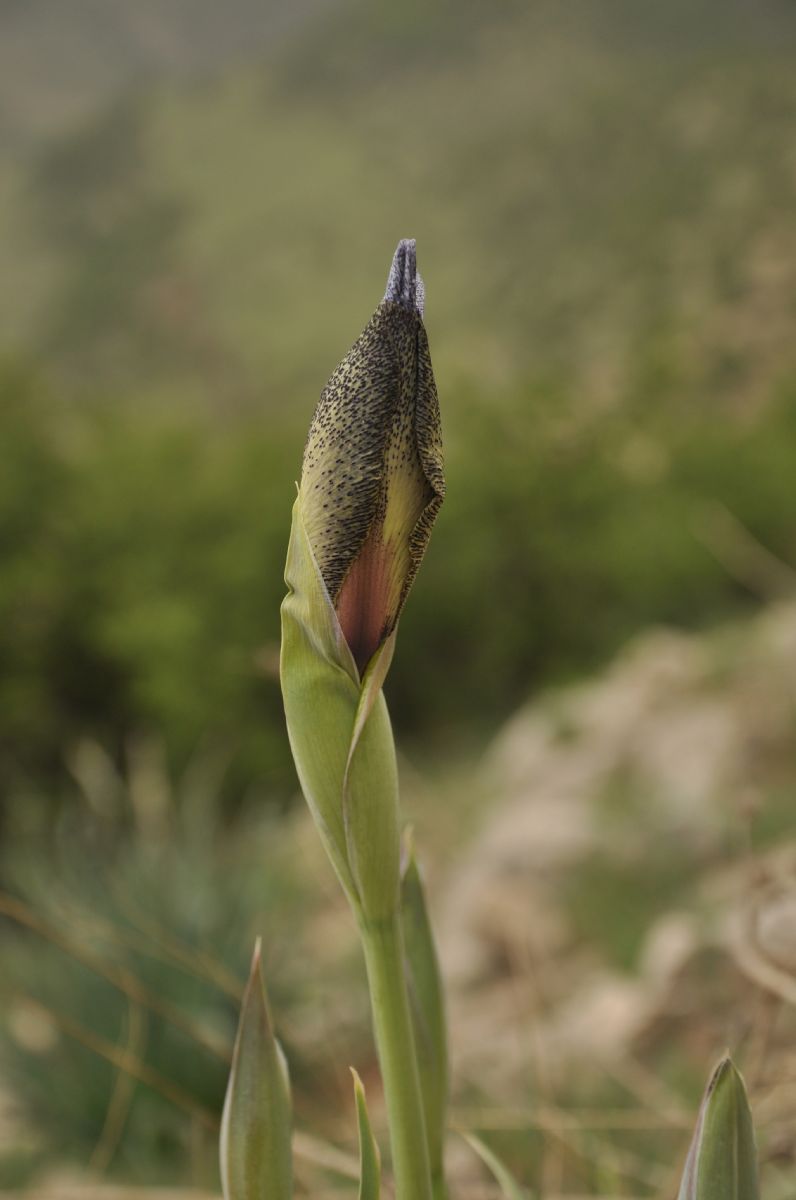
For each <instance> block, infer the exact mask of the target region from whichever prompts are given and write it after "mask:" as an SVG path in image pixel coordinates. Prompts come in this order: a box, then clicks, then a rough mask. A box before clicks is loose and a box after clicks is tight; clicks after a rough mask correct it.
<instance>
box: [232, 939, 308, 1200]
mask: <svg viewBox="0 0 796 1200" xmlns="http://www.w3.org/2000/svg"><path fill="white" fill-rule="evenodd" d="M261 956H262V950H261V945H260V940H259V938H258V940H257V942H256V943H255V947H254V953H253V955H252V962H251V970H250V972H249V979H248V982H247V984H246V988H245V991H244V993H243V1003H242V1005H241V1014H240V1021H239V1024H238V1033H237V1037H236V1039H235V1049H234V1052H233V1056H232V1069H231V1070H230V1075H229V1083H228V1085H227V1095H226V1099H225V1101H224V1113H223V1116H222V1119H221V1139H220V1162H221V1184H222V1188H223V1192H224V1198H225V1200H262V1197H263V1196H268V1198H269V1200H289V1198H290V1196H291V1194H292V1161H291V1150H290V1136H291V1112H290V1085H289V1082H288V1079H287V1072H286V1066H285V1064H284V1058H283V1056H282V1053H281V1050H280V1047H279V1045H278V1043H277V1041H276V1039H275V1037H274V1035H273V1031H272V1028H271V1019H270V1014H269V1011H268V999H267V996H266V992H265V983H264V981H263V976H262V967H261Z"/></svg>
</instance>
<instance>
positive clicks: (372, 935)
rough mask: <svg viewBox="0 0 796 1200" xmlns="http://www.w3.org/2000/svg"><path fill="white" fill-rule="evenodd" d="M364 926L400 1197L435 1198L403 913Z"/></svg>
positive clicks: (363, 922)
mask: <svg viewBox="0 0 796 1200" xmlns="http://www.w3.org/2000/svg"><path fill="white" fill-rule="evenodd" d="M360 930H361V935H362V945H363V949H364V951H365V964H366V966H367V972H368V985H369V988H370V1002H371V1009H372V1013H373V1030H374V1034H375V1037H376V1049H377V1050H378V1054H379V1064H380V1066H381V1076H382V1082H383V1084H384V1096H385V1099H386V1102H387V1118H388V1121H389V1125H390V1141H391V1144H392V1161H393V1173H394V1176H395V1200H432V1189H431V1170H430V1167H429V1157H428V1144H427V1142H426V1128H425V1118H424V1115H423V1101H422V1097H421V1093H420V1079H419V1076H418V1070H417V1055H416V1051H415V1042H414V1034H413V1032H412V1021H411V1017H410V1013H409V1001H408V998H407V992H406V978H405V975H404V949H403V933H402V929H401V922H400V917H399V915H398V914H396V915H395V916H393V917H389V918H387V919H385V920H382V921H369V920H368V919H367V918H364V917H363V918H362V919H361V921H360Z"/></svg>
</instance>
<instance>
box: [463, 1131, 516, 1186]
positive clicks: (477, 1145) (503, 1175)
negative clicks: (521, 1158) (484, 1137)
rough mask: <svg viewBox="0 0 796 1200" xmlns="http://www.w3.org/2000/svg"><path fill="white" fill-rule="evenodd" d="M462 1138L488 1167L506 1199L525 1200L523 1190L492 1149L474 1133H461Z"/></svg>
mask: <svg viewBox="0 0 796 1200" xmlns="http://www.w3.org/2000/svg"><path fill="white" fill-rule="evenodd" d="M462 1136H463V1138H464V1140H465V1141H466V1142H467V1143H468V1144H469V1145H470V1146H472V1148H473V1150H475V1152H476V1154H477V1155H478V1157H479V1158H480V1159H481V1161H482V1162H483V1163H484V1164H485V1165H486V1166H487V1167H489V1170H490V1171H491V1172H492V1174H493V1175H494V1177H495V1179H496V1180H497V1182H498V1184H499V1185H500V1190H501V1191H502V1193H503V1195H504V1196H505V1198H506V1200H526V1196H525V1192H524V1191H523V1190H522V1188H521V1187H520V1185H519V1184H518V1183H517V1181H516V1179H515V1178H514V1176H513V1175H512V1174H511V1172H510V1171H509V1169H508V1167H507V1166H506V1165H505V1163H502V1162H501V1161H500V1159H499V1158H498V1156H497V1155H496V1154H495V1152H494V1150H490V1149H489V1146H487V1145H486V1143H485V1142H482V1141H481V1139H480V1138H479V1137H476V1136H475V1134H474V1133H465V1134H462Z"/></svg>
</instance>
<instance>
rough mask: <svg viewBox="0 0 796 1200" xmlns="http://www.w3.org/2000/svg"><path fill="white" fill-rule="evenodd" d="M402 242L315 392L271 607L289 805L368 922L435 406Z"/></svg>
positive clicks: (379, 882) (435, 432)
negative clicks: (281, 579) (350, 340)
mask: <svg viewBox="0 0 796 1200" xmlns="http://www.w3.org/2000/svg"><path fill="white" fill-rule="evenodd" d="M422 313H423V285H422V281H421V279H420V276H419V275H418V274H417V269H416V259H415V243H414V242H413V241H402V242H400V243H399V245H398V249H397V250H396V252H395V257H394V259H393V264H392V268H391V270H390V275H389V280H388V283H387V292H386V294H385V297H384V299H383V300H382V302H381V304H380V305H379V306H378V308H377V309H376V311H375V313H374V314H373V316H372V317H371V319H370V321H369V322H368V324H367V326H366V327H365V330H364V331H363V333H362V334H361V335H360V337H359V338H358V339H357V341H356V342H355V343H354V345H353V347H352V348H351V350H350V351H349V352H348V354H347V355H346V357H345V358H344V359H343V361H342V363H341V364H340V366H339V367H338V368H337V369H336V371H335V372H334V374H333V375H332V377H331V379H330V380H329V382H328V384H327V385H326V387H325V388H324V390H323V393H322V395H321V398H320V401H319V403H318V407H317V409H316V412H315V416H314V418H313V421H312V426H311V428H310V433H309V437H308V439H307V446H306V449H305V453H304V466H303V470H302V475H301V483H300V485H299V490H298V496H297V499H296V503H295V505H294V508H293V526H292V530H291V537H290V546H289V548H288V557H287V565H286V568H285V582H286V583H287V585H288V594H287V596H286V598H285V600H284V603H283V605H282V656H281V678H282V693H283V697H284V702H285V715H286V718H287V726H288V734H289V737H290V744H291V748H292V750H293V758H294V760H295V763H296V768H297V771H298V775H299V780H300V782H301V786H302V789H303V791H304V795H305V796H306V798H307V801H308V803H309V806H310V809H311V810H312V813H313V816H314V818H315V821H316V824H317V826H318V829H319V831H320V834H321V837H322V838H323V840H324V844H325V846H326V849H327V852H328V854H329V857H330V858H331V860H332V863H333V865H334V867H335V869H336V871H337V873H338V875H339V877H340V880H341V882H342V884H343V886H344V888H345V890H346V892H347V893H348V895H349V898H350V899H351V900H352V902H353V903H354V904H355V906H359V908H360V909H361V911H362V912H363V913H364V914H365V915H366V916H368V917H381V916H386V915H390V914H393V913H394V912H395V911H397V906H398V901H399V862H398V859H399V851H398V845H399V838H398V777H397V769H396V765H395V747H394V744H393V738H392V732H391V729H390V721H389V716H388V714H387V707H386V704H385V702H384V696H383V694H382V692H381V685H382V683H383V681H384V677H385V675H386V673H387V670H388V668H389V664H390V660H391V657H392V651H393V646H394V642H395V631H396V625H397V622H398V618H399V616H400V613H401V609H402V608H403V605H404V602H405V600H406V597H407V594H408V592H409V589H410V587H411V585H412V582H413V580H414V577H415V575H416V574H417V570H418V567H419V566H420V562H421V559H422V557H423V554H424V552H425V548H426V545H427V543H428V539H429V535H430V533H431V526H432V524H433V522H434V518H435V516H436V514H437V512H438V510H439V506H440V504H441V503H442V497H443V492H444V481H443V476H442V451H441V437H440V420H439V402H438V400H437V392H436V387H435V384H434V376H433V373H432V369H431V359H430V356H429V351H428V341H427V338H426V332H425V329H424V327H423V320H422Z"/></svg>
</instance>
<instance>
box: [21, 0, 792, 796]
mask: <svg viewBox="0 0 796 1200" xmlns="http://www.w3.org/2000/svg"><path fill="white" fill-rule="evenodd" d="M240 3H241V5H242V9H241V21H242V22H243V24H242V26H241V28H243V27H249V25H248V23H249V22H250V21H251V19H252V14H251V11H250V6H249V5H248V4H247V3H246V2H244V0H240ZM45 7H46V6H45ZM81 11H82V10H81ZM715 11H717V5H716V3H715V2H714V0H701V3H700V4H698V5H696V6H695V5H693V4H685V3H678V4H676V5H674V6H673V7H671V8H669V9H667V16H666V20H665V21H664V20H662V19H661V18H660V17H659V16H658V15H656V14H655V13H653V12H652V11H651V10H648V9H644V11H643V14H642V13H641V11H640V10H638V8H637V6H634V5H631V4H628V3H627V2H626V0H611V2H610V3H609V4H606V5H605V6H603V7H602V8H601V14H600V18H599V20H598V19H597V18H596V16H595V12H594V10H593V8H592V6H590V5H588V4H585V3H576V4H575V5H573V6H571V8H569V9H568V11H567V14H564V13H563V12H562V11H561V9H560V7H559V6H556V5H552V4H550V3H544V2H540V3H538V4H535V5H532V6H523V5H508V6H500V8H499V9H496V8H495V7H494V6H489V5H485V4H482V3H471V4H468V5H465V6H461V7H458V6H457V7H456V8H455V10H454V8H452V7H451V6H450V5H448V4H445V3H441V2H440V3H438V4H434V5H432V6H430V7H428V8H426V7H421V6H411V5H410V6H408V7H405V8H402V9H401V11H400V13H397V12H392V11H388V9H387V8H386V7H384V6H376V7H375V8H371V7H367V10H366V9H365V7H363V6H362V5H361V4H359V3H334V4H331V5H330V6H329V9H328V11H319V12H318V13H315V14H312V12H311V6H309V5H307V6H304V7H302V9H301V19H300V20H298V23H297V26H296V29H295V31H294V32H293V34H292V35H288V33H286V32H285V31H282V33H280V35H279V36H278V37H277V36H276V34H275V33H274V38H275V40H273V41H272V42H271V43H269V47H270V49H269V54H268V55H267V56H265V53H264V50H263V43H262V42H261V41H258V39H257V38H253V39H252V41H251V45H250V53H249V55H248V57H247V56H246V55H243V57H241V56H240V45H238V46H237V49H236V50H235V51H234V52H233V49H232V48H231V42H230V40H229V39H226V40H224V39H222V40H220V41H218V44H217V45H216V44H214V42H213V37H212V35H211V29H212V25H202V24H200V25H199V26H198V27H197V30H196V35H197V38H198V39H199V42H200V43H201V45H200V46H199V47H197V46H193V47H192V48H191V50H190V53H189V52H188V51H187V50H186V51H185V62H183V63H181V64H180V63H179V62H178V61H177V60H175V61H174V64H173V67H174V71H173V74H171V75H170V74H169V71H168V70H166V69H165V67H164V66H163V63H162V62H161V60H160V59H159V58H158V57H157V54H155V60H157V61H156V62H155V60H153V63H154V65H153V64H150V67H151V68H152V69H153V70H154V71H155V74H154V76H150V75H148V74H147V70H145V69H144V67H143V66H141V67H140V73H139V74H137V73H136V72H137V71H139V68H137V67H135V62H136V61H137V59H136V55H135V54H132V55H130V54H129V53H128V55H127V57H125V55H124V53H123V50H124V47H125V44H126V43H125V37H126V38H127V39H128V41H129V39H130V38H133V39H139V40H138V41H135V45H143V44H144V41H143V39H142V36H141V33H140V31H136V30H137V25H136V22H137V20H138V18H133V17H130V16H129V15H128V16H127V17H125V21H126V22H127V25H125V29H126V30H127V33H126V34H125V36H124V37H122V36H120V37H119V38H118V39H116V40H115V41H114V40H113V39H109V40H108V49H107V52H108V54H109V55H110V56H111V58H113V56H114V55H115V56H116V59H118V67H119V70H120V72H121V73H122V75H123V76H124V77H125V78H129V80H130V86H129V88H128V89H127V91H126V92H125V93H124V94H123V95H120V94H117V95H115V96H112V97H111V98H110V99H109V98H108V93H107V87H106V84H105V83H103V82H102V81H101V80H100V79H99V78H97V79H93V77H92V75H91V74H90V73H88V74H86V75H85V76H84V77H82V78H81V87H82V91H81V95H83V101H82V102H81V103H82V104H83V109H81V113H82V115H81V116H80V117H79V118H78V117H77V116H73V118H72V120H71V123H70V122H69V121H65V122H63V123H61V124H59V123H58V121H57V119H56V109H57V106H56V105H54V102H53V97H52V96H49V95H48V96H47V97H43V98H42V105H43V109H42V114H40V115H41V119H42V121H43V125H42V126H41V128H39V126H38V125H37V126H36V128H37V129H39V132H38V134H35V132H32V131H31V129H29V128H28V127H27V125H25V122H24V121H22V123H21V125H20V128H19V130H18V131H17V134H16V135H15V136H16V142H20V139H21V140H22V143H24V147H25V152H24V154H21V155H16V156H10V155H9V153H8V147H7V146H6V145H5V143H4V142H3V141H2V139H0V159H1V160H2V161H3V162H4V163H5V166H6V167H7V168H8V169H7V171H6V173H5V174H4V183H3V187H2V188H0V227H1V228H2V229H3V230H4V232H5V234H6V235H7V236H6V237H4V239H3V243H4V244H3V250H2V252H1V253H0V268H2V272H3V279H4V284H5V286H4V289H3V292H2V294H0V316H2V317H3V318H4V321H3V324H4V328H5V330H6V335H5V339H4V340H5V343H6V360H7V361H6V366H5V367H4V368H3V372H2V378H0V391H1V392H2V405H1V406H0V456H2V483H1V484H0V488H1V489H2V492H1V494H0V537H2V553H3V561H4V571H3V579H2V582H1V583H0V611H1V612H2V625H1V627H0V642H1V644H2V659H3V674H2V682H0V688H2V693H1V694H0V776H1V778H2V781H3V783H4V788H5V790H6V792H7V791H8V787H9V784H10V781H11V780H16V781H17V782H19V781H20V780H21V779H28V780H34V781H35V780H37V779H38V780H41V779H47V780H48V781H49V782H50V784H51V787H52V790H54V791H58V790H60V791H63V790H64V785H63V764H64V762H65V760H66V759H68V756H69V753H70V747H71V746H72V745H73V744H74V742H75V740H76V739H77V738H79V737H80V736H82V735H84V734H89V735H91V736H94V737H97V738H99V739H100V741H101V742H102V743H103V744H104V745H105V746H106V747H107V748H108V749H109V750H111V751H112V753H113V754H114V756H115V758H116V760H117V762H119V763H123V762H124V758H125V744H126V742H127V741H128V740H129V738H130V737H131V736H135V735H136V734H139V733H142V732H144V733H147V732H151V731H155V730H156V731H158V732H159V734H161V735H162V736H163V737H164V738H165V741H166V744H167V747H168V752H169V756H170V759H171V761H172V763H173V764H174V766H175V767H179V766H180V765H181V764H183V763H184V762H185V761H186V760H187V758H188V757H189V756H190V754H191V753H192V752H193V751H194V749H195V748H196V747H197V746H202V745H204V744H205V743H211V744H212V745H214V746H216V747H218V748H219V752H221V750H223V751H224V752H225V753H226V754H227V756H228V759H229V772H228V776H227V780H226V783H225V785H224V787H223V788H222V795H223V796H225V798H226V800H227V802H229V803H232V804H233V805H234V804H235V803H237V802H239V800H240V798H241V797H242V796H243V795H244V794H245V793H246V791H247V789H249V788H251V787H253V786H254V787H257V788H260V789H262V790H263V791H267V792H268V793H269V794H270V795H272V796H274V797H284V796H286V795H287V794H288V793H289V792H290V791H291V790H292V788H293V783H292V773H291V769H290V766H289V762H288V756H287V748H286V741H285V737H284V734H283V725H282V718H281V715H280V704H279V698H278V691H277V684H276V680H275V667H276V645H277V639H278V604H279V600H280V596H281V592H282V583H281V570H282V562H283V556H284V549H285V543H286V537H287V529H288V514H289V509H290V504H291V501H292V494H293V486H292V485H293V481H294V479H295V477H296V475H297V473H298V471H299V469H300V460H301V446H302V442H303V438H304V434H305V430H306V428H307V425H308V422H309V418H310V416H311V412H312V407H313V403H314V398H315V396H317V394H318V392H319V390H320V388H321V386H322V384H323V382H324V381H325V379H326V377H327V376H328V374H329V372H330V370H331V369H332V367H333V366H334V364H335V362H336V361H337V360H338V359H339V357H340V355H341V354H342V353H343V352H344V350H345V349H346V347H347V346H348V345H349V344H350V343H351V342H352V341H353V339H354V337H355V336H356V335H357V333H358V332H359V329H360V327H361V325H362V323H363V321H364V320H365V318H366V316H367V314H368V313H369V312H370V311H371V309H372V305H373V301H374V299H375V298H376V297H377V296H378V294H379V291H380V285H381V277H382V274H383V272H384V271H385V270H386V265H387V264H388V262H389V256H390V253H391V250H392V247H393V245H394V243H395V241H396V239H397V237H398V236H399V235H402V234H406V233H407V232H409V233H412V234H415V235H416V236H417V237H418V240H419V245H420V258H421V264H422V266H423V270H424V272H425V274H426V278H427V283H428V295H429V300H428V324H429V332H430V337H431V342H432V351H433V354H434V359H435V366H436V371H437V377H438V381H439V386H440V391H441V398H442V404H443V418H444V425H445V434H446V446H447V461H448V478H449V497H448V500H447V502H446V505H445V506H444V508H443V511H442V516H441V519H440V522H439V528H438V530H437V532H436V534H435V537H434V543H433V546H432V549H431V553H430V554H429V556H428V562H427V565H426V566H425V568H424V571H423V574H422V576H421V579H420V582H419V585H418V587H417V589H416V590H415V593H414V595H413V597H412V604H411V605H410V606H409V607H408V609H407V613H406V616H405V618H404V622H403V624H404V636H403V637H402V639H401V644H400V649H399V653H398V655H397V658H396V663H395V666H394V669H393V672H392V675H391V680H390V699H391V703H392V709H393V713H394V716H395V719H396V722H397V724H398V726H399V727H400V728H401V730H402V732H403V734H404V736H406V735H411V734H412V733H417V734H419V733H420V731H421V730H422V734H423V738H424V740H425V741H428V740H429V734H431V736H432V738H433V736H435V735H436V736H439V737H440V738H442V739H445V738H452V739H455V738H456V737H457V736H458V731H460V730H461V729H462V728H469V727H475V726H484V725H486V726H494V725H495V724H496V723H497V722H498V721H499V720H500V719H501V718H502V717H503V716H504V715H505V714H507V713H508V712H509V711H510V710H511V708H512V707H513V706H514V705H515V703H516V702H517V701H518V700H520V699H522V698H523V697H524V696H525V695H526V694H527V692H528V691H529V690H530V689H532V688H537V687H539V686H542V685H544V684H546V683H547V682H549V681H550V680H553V679H559V678H561V677H566V676H568V675H571V674H573V673H577V672H579V671H582V670H584V669H586V668H588V667H591V666H592V665H593V664H595V663H598V662H600V661H601V660H604V659H605V657H606V655H607V654H609V653H610V652H611V651H612V650H613V649H614V648H615V647H616V646H617V645H618V644H619V643H620V642H621V641H622V640H623V639H624V638H625V637H627V636H628V634H630V633H632V632H633V631H634V630H636V629H638V628H640V627H642V626H643V625H645V624H647V623H649V622H655V621H669V622H675V623H678V624H684V625H694V624H699V623H703V622H706V621H712V620H714V619H716V618H718V617H720V616H722V615H724V614H725V613H726V612H728V611H730V610H731V609H733V608H736V607H738V605H742V604H743V603H745V602H747V601H748V600H749V599H750V598H752V599H754V598H756V597H754V596H753V594H752V593H753V592H754V585H753V583H752V584H751V586H750V581H749V580H742V581H740V582H739V581H738V580H736V579H733V578H730V577H729V576H728V574H727V572H726V570H725V568H724V567H722V566H720V565H719V564H718V562H717V561H716V559H715V557H714V556H713V554H712V553H711V550H709V549H708V548H706V546H705V545H704V539H702V540H700V538H701V532H702V531H703V526H704V520H703V518H704V515H705V512H706V511H707V509H706V506H709V505H710V504H715V502H720V503H721V504H722V505H724V506H725V507H726V508H727V509H728V510H729V511H730V512H731V513H732V514H733V515H734V517H735V518H737V519H738V520H739V521H741V522H742V523H743V524H744V526H746V527H747V529H748V530H749V531H750V532H751V534H752V535H754V536H755V537H756V538H758V539H760V540H761V541H762V542H763V543H764V545H765V546H766V547H768V548H769V549H770V550H771V551H773V552H774V553H775V554H777V555H780V556H781V557H782V558H783V559H784V560H785V561H791V562H792V561H793V560H794V558H795V557H796V526H795V525H794V521H793V506H792V504H791V503H790V494H791V490H792V488H791V482H790V480H791V477H792V475H793V472H794V470H796V420H794V416H793V413H794V404H793V401H794V389H795V388H796V382H795V381H796V352H795V351H794V343H793V339H792V336H791V329H792V321H793V317H794V296H796V276H795V275H794V271H796V268H795V267H794V263H796V256H795V255H793V253H792V250H793V234H792V222H791V220H790V215H789V214H790V209H791V206H792V198H793V178H794V176H793V169H792V167H793V164H792V160H791V149H790V144H791V143H790V122H789V120H788V119H787V114H788V113H789V111H790V110H791V106H792V101H793V99H794V87H795V86H796V84H794V76H793V72H792V70H791V60H790V53H789V51H790V47H792V45H793V43H794V41H796V19H794V10H792V9H791V8H790V7H786V6H784V5H781V4H773V3H772V4H768V5H766V6H765V12H763V11H761V13H760V15H759V16H758V17H757V18H756V19H754V20H753V19H752V18H751V17H750V15H749V14H748V12H747V11H746V9H745V6H743V5H741V4H733V5H730V6H729V7H727V6H721V12H722V20H721V22H719V23H718V24H715V23H714V22H712V19H711V18H712V14H714V13H715ZM34 18H35V14H30V15H29V16H28V17H25V18H24V19H23V17H22V16H20V15H19V14H17V16H16V17H15V21H16V22H17V25H18V24H19V22H20V21H21V22H22V24H23V25H24V24H25V21H29V22H32V25H31V30H30V31H29V32H31V33H32V34H33V33H34V32H35V28H36V21H35V19H34ZM120 19H121V18H120ZM141 20H142V21H144V17H143V16H142V17H141ZM164 20H165V18H164ZM75 21H76V27H75V34H76V37H78V38H79V37H80V36H84V37H88V38H90V37H91V30H92V28H93V27H92V26H90V23H89V24H85V26H81V24H80V21H81V18H80V16H79V13H78V12H77V11H76V13H75ZM274 21H276V18H275V17H274ZM269 22H271V18H269ZM277 24H278V22H277ZM12 25H13V23H12ZM17 25H13V28H14V29H15V30H16V33H17V34H19V32H20V28H21V26H19V28H18V27H17ZM269 28H271V25H270V24H269ZM274 28H275V27H274ZM81 31H82V33H81ZM162 32H163V37H164V38H167V36H168V30H167V27H166V25H164V27H163V31H162ZM35 36H39V37H43V36H44V35H43V33H42V32H41V30H39V33H38V34H36V35H35ZM234 40H235V39H232V41H234ZM168 44H169V45H172V43H171V42H169V43H168ZM152 45H153V46H155V47H156V46H157V39H156V38H155V39H154V41H153V43H152ZM128 48H129V47H128ZM354 51H356V52H354ZM172 52H173V53H174V54H176V55H177V59H179V51H178V50H177V49H176V48H175V47H173V46H172ZM153 53H155V51H154V50H153ZM258 56H259V57H258ZM199 60H201V61H202V62H203V63H204V69H205V70H207V69H208V64H212V65H213V67H214V70H215V73H212V72H211V73H209V74H205V75H204V76H203V77H202V79H201V80H199V79H196V78H194V79H193V80H191V71H192V70H194V69H195V64H196V62H197V61H199ZM75 63H77V60H75ZM192 64H193V66H192ZM68 69H69V62H68V60H67V61H66V62H64V63H62V64H61V65H60V67H59V71H54V72H53V78H52V80H51V84H52V87H53V88H54V89H55V90H56V92H57V90H58V88H59V87H60V88H61V91H62V92H63V94H64V96H65V91H64V89H65V88H66V80H67V76H68ZM74 69H75V70H77V67H76V65H75V68H74ZM155 78H157V79H159V81H160V82H158V83H157V84H156V83H155V82H154V79H155ZM164 80H171V82H169V83H168V84H167V83H165V82H164ZM73 82H74V81H73ZM6 86H7V87H8V88H10V89H11V91H12V92H13V95H14V98H15V101H16V102H17V105H18V107H21V109H22V110H24V108H25V103H26V102H28V103H31V102H32V100H31V96H30V93H29V90H28V91H26V90H25V82H24V79H23V78H22V77H21V76H20V75H19V74H18V73H13V72H12V73H11V74H10V75H9V76H8V78H7V80H6ZM92 89H93V90H92ZM59 94H60V93H59ZM92 95H93V96H94V103H93V106H92V104H91V103H89V101H90V98H91V96H92ZM398 98H400V103H397V99H398ZM64 102H65V103H66V101H65V100H64ZM45 116H46V118H47V119H46V120H45V119H44V117H45ZM23 127H24V128H23ZM11 142H12V143H14V144H16V142H15V139H14V138H12V139H11ZM789 164H790V165H789Z"/></svg>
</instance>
